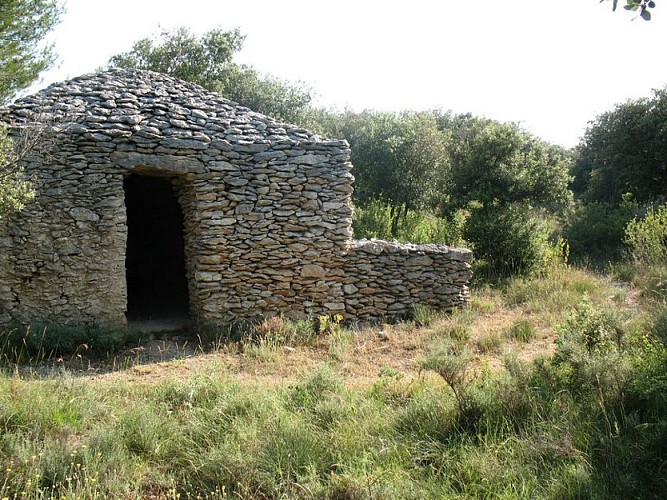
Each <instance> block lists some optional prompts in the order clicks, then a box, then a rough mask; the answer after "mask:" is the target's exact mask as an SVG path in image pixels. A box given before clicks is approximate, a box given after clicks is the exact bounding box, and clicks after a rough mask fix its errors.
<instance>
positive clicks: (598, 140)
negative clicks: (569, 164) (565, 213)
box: [573, 88, 667, 204]
mask: <svg viewBox="0 0 667 500" xmlns="http://www.w3.org/2000/svg"><path fill="white" fill-rule="evenodd" d="M573 174H574V176H575V182H574V187H575V188H576V192H577V194H579V195H580V196H581V197H582V198H583V199H584V200H586V201H600V202H607V203H613V204H615V203H618V202H619V201H620V200H621V198H622V196H623V195H624V194H625V193H632V194H633V195H634V196H635V198H636V199H637V200H638V201H640V202H650V201H654V200H660V199H662V198H663V197H664V196H665V193H667V88H666V89H663V90H656V91H654V93H653V97H651V98H643V99H637V100H629V101H627V102H625V103H623V104H619V105H617V106H616V108H615V109H614V110H612V111H609V112H606V113H603V114H602V115H600V116H598V117H597V118H596V119H595V120H594V121H593V122H592V124H591V125H590V126H589V127H588V129H587V131H586V133H585V134H584V138H583V140H582V143H581V145H580V146H579V148H578V152H577V159H576V161H575V163H574V166H573Z"/></svg>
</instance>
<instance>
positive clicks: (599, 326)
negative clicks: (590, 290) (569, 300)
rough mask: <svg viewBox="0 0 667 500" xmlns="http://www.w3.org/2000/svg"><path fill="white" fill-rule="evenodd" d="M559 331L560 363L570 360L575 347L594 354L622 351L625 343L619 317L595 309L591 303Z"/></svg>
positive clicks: (567, 321)
mask: <svg viewBox="0 0 667 500" xmlns="http://www.w3.org/2000/svg"><path fill="white" fill-rule="evenodd" d="M556 330H557V332H558V334H559V338H558V341H557V344H558V346H559V352H558V354H557V356H556V358H557V359H561V358H568V357H569V356H570V350H571V349H572V346H573V344H577V345H581V346H583V347H585V348H586V350H587V351H588V353H589V354H590V353H593V352H608V351H609V350H611V349H613V348H614V347H616V348H620V345H621V341H622V330H621V329H620V327H619V326H618V319H617V318H616V316H615V315H614V314H613V313H612V312H611V311H608V310H605V309H601V308H598V307H595V306H594V305H593V304H591V302H590V301H589V300H585V301H584V302H582V303H581V304H580V305H579V306H578V307H577V309H576V310H575V311H573V312H572V313H571V314H570V315H569V316H568V317H567V319H566V320H565V322H563V323H561V324H560V325H558V326H557V328H556Z"/></svg>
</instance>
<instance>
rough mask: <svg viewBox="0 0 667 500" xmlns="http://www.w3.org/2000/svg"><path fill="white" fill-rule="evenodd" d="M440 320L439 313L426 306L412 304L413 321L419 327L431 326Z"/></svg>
mask: <svg viewBox="0 0 667 500" xmlns="http://www.w3.org/2000/svg"><path fill="white" fill-rule="evenodd" d="M437 318H438V311H436V310H435V309H433V308H432V307H429V306H427V305H424V304H412V319H413V320H414V321H415V325H417V326H418V327H425V326H431V324H432V323H433V322H434V321H435V320H436V319H437Z"/></svg>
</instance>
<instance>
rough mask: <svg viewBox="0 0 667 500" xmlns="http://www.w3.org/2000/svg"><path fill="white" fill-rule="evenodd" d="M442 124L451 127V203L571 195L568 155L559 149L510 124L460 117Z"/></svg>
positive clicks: (557, 200)
mask: <svg viewBox="0 0 667 500" xmlns="http://www.w3.org/2000/svg"><path fill="white" fill-rule="evenodd" d="M441 126H442V127H449V128H450V129H451V131H452V132H451V133H452V149H451V153H450V156H451V172H450V179H449V181H448V194H449V196H450V198H451V203H452V204H454V206H466V205H467V204H468V203H470V202H478V203H482V204H483V205H491V204H510V203H519V202H520V203H533V204H534V203H540V204H543V203H550V202H553V203H562V202H567V201H568V200H569V199H570V197H571V193H570V191H569V189H568V183H569V180H570V178H569V175H568V168H569V158H568V155H567V153H566V152H565V151H564V150H563V149H562V148H560V147H557V146H553V145H550V144H547V143H545V142H544V141H541V140H539V139H537V138H535V137H533V136H531V135H530V134H529V133H527V132H525V131H523V130H521V129H520V128H519V127H518V126H517V125H514V124H510V123H498V122H495V121H492V120H485V119H480V118H473V117H471V116H465V115H463V116H458V117H455V118H453V119H450V120H445V121H442V122H441Z"/></svg>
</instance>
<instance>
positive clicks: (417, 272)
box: [0, 70, 470, 324]
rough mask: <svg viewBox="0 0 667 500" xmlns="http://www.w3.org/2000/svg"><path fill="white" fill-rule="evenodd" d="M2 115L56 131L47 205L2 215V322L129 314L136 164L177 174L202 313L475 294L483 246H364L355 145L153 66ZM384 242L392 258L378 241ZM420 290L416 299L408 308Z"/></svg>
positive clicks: (367, 308) (441, 301)
mask: <svg viewBox="0 0 667 500" xmlns="http://www.w3.org/2000/svg"><path fill="white" fill-rule="evenodd" d="M0 120H2V121H4V122H5V123H8V124H9V125H10V127H11V133H12V134H13V135H15V136H20V135H21V134H24V133H26V134H30V133H32V132H31V130H34V127H35V126H37V127H38V128H46V129H47V133H46V135H48V136H49V137H53V138H54V140H55V141H56V142H55V146H54V147H52V148H50V150H49V151H48V152H39V151H36V152H35V154H34V155H32V156H31V157H28V158H26V160H25V167H26V172H27V175H28V176H29V177H30V178H31V179H32V180H33V182H34V187H35V191H36V198H35V201H34V202H32V203H30V204H29V206H28V207H27V208H26V209H25V210H24V211H22V212H21V213H19V214H17V215H15V216H12V217H9V218H7V219H5V220H0V254H2V255H3V258H2V260H0V322H6V321H8V320H10V319H18V320H21V321H35V320H47V321H57V322H73V323H74V322H76V323H79V322H85V323H91V322H96V323H115V324H125V322H126V320H125V311H126V307H127V285H126V277H125V251H126V245H127V215H126V209H125V201H124V191H123V179H124V178H125V177H127V176H128V175H129V174H131V173H140V174H144V175H152V176H161V177H165V178H168V179H170V181H171V182H172V184H173V186H174V189H175V190H176V194H177V197H178V202H179V204H180V206H181V210H182V212H183V218H184V239H185V243H184V246H185V256H186V274H187V281H188V287H189V296H190V310H191V315H192V316H194V317H197V318H201V319H204V320H211V321H219V320H223V319H226V318H229V317H249V316H256V315H268V314H279V313H284V314H288V315H293V316H305V315H320V314H334V313H338V312H343V313H344V314H345V315H346V316H347V317H349V318H350V319H357V318H370V317H377V316H383V315H397V314H403V313H404V312H406V310H407V309H406V308H407V307H409V304H410V303H412V302H415V301H420V302H426V303H433V301H434V300H436V299H435V297H437V298H438V299H437V300H436V301H437V302H438V304H437V305H439V306H441V307H443V308H444V309H448V308H451V307H454V306H456V305H458V304H460V303H461V302H462V301H465V300H466V297H467V288H466V286H465V284H466V283H467V280H468V278H469V264H468V268H467V269H468V270H467V271H465V270H464V269H463V268H464V267H465V266H463V268H462V267H461V266H462V265H463V264H465V263H469V261H470V258H469V257H466V258H462V257H461V256H462V255H469V252H468V251H464V250H451V249H447V250H446V251H445V250H444V248H446V247H436V246H433V247H428V248H427V247H414V248H413V247H409V246H400V247H399V246H396V244H390V243H379V242H353V241H351V240H350V238H351V235H352V230H351V209H350V196H351V193H352V189H353V188H352V182H353V180H354V178H353V176H352V175H351V173H350V169H351V168H352V165H351V163H350V161H349V160H350V149H349V146H348V144H347V142H345V141H338V140H323V139H320V138H319V137H317V136H314V135H312V134H311V133H309V132H308V131H306V130H304V129H302V128H299V127H296V126H294V125H289V124H284V123H280V122H277V121H275V120H272V119H270V118H267V117H265V116H263V115H260V114H258V113H254V112H252V111H251V110H249V109H247V108H244V107H242V106H239V105H237V104H235V103H233V102H231V101H228V100H226V99H224V98H222V97H220V96H219V95H218V94H216V93H213V92H209V91H206V90H205V89H203V88H201V87H199V86H197V85H194V84H190V83H186V82H183V81H180V80H177V79H174V78H172V77H169V76H166V75H162V74H159V73H154V72H148V71H127V70H110V71H105V72H101V73H96V74H91V75H84V76H81V77H79V78H75V79H73V80H70V81H67V82H64V83H60V84H56V85H52V86H50V87H49V88H47V89H45V90H43V91H41V92H39V93H37V94H35V95H33V96H29V97H26V98H24V99H21V100H19V101H17V102H16V103H15V104H14V105H12V106H11V107H10V108H8V109H6V110H2V111H1V112H0ZM377 245H384V246H383V250H382V251H381V252H379V253H374V251H375V250H374V251H369V249H370V248H375V247H376V246H377ZM397 248H400V250H396V249H397ZM466 252H468V253H466ZM413 254H414V258H412V257H406V256H410V255H413ZM426 255H428V256H429V257H428V258H426V257H425V256H426ZM399 256H400V257H399ZM411 259H412V260H411ZM415 259H416V260H415ZM465 259H468V260H465ZM427 261H428V263H427ZM462 263H463V264H462ZM369 266H370V267H369ZM420 266H426V267H424V268H423V269H422V268H421V267H420ZM365 269H369V274H368V275H367V276H364V274H363V273H364V270H365ZM466 272H467V274H466ZM377 273H380V274H379V275H378V274H377ZM440 275H443V276H446V278H444V277H442V276H440ZM381 283H383V284H381ZM445 285H446V286H445ZM355 288H356V289H357V290H356V291H353V290H354V289H355ZM392 289H393V290H394V292H391V290H392ZM450 289H451V290H450ZM371 290H378V291H380V290H382V292H381V293H378V294H377V296H374V294H373V293H371ZM405 290H407V292H408V293H409V294H411V295H410V297H411V298H410V299H405V300H403V299H402V300H401V301H400V302H397V301H393V302H392V300H391V299H390V298H391V297H392V296H396V295H397V291H398V295H402V294H404V293H406V292H405ZM445 290H447V292H445ZM392 294H393V295H392ZM429 294H430V295H429ZM371 297H373V298H371ZM429 297H430V298H429ZM383 304H384V305H383ZM403 304H406V305H405V307H404V306H403Z"/></svg>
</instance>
